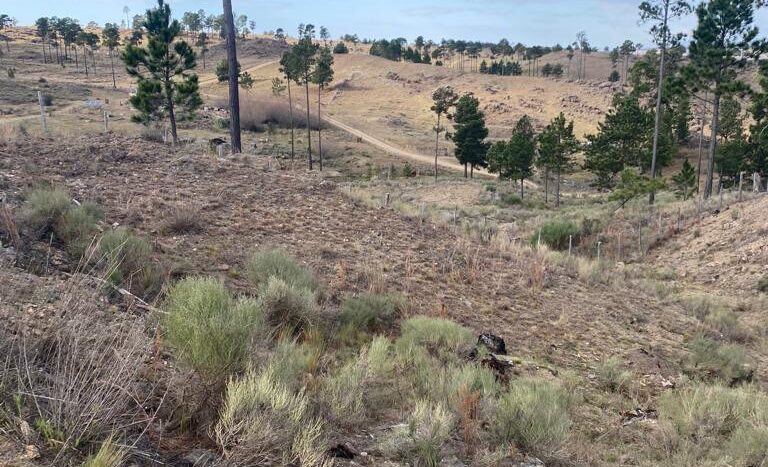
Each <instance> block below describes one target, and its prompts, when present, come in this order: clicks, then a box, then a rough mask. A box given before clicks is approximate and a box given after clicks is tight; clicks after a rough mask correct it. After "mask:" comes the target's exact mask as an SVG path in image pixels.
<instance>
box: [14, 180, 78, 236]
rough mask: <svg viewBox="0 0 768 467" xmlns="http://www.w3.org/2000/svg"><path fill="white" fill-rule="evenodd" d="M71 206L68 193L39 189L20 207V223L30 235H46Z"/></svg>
mask: <svg viewBox="0 0 768 467" xmlns="http://www.w3.org/2000/svg"><path fill="white" fill-rule="evenodd" d="M70 206H71V200H70V197H69V193H67V192H66V191H64V190H62V189H59V188H40V189H37V190H34V191H32V192H30V193H29V195H27V198H26V199H25V200H24V204H23V205H22V207H21V213H20V221H21V222H20V223H21V225H22V226H23V227H25V228H26V229H27V230H28V231H29V233H30V235H32V236H33V237H36V238H40V237H42V236H44V235H46V234H48V233H49V232H50V231H51V230H52V229H53V227H54V226H55V225H56V223H57V222H59V221H60V220H61V219H62V217H63V216H64V215H65V214H66V213H67V211H68V210H69V208H70Z"/></svg>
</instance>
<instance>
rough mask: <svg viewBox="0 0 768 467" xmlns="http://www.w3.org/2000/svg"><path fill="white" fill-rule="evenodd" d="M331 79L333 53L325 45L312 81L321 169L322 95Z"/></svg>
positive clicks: (313, 71) (321, 50)
mask: <svg viewBox="0 0 768 467" xmlns="http://www.w3.org/2000/svg"><path fill="white" fill-rule="evenodd" d="M321 30H322V28H321ZM326 35H327V31H326ZM326 39H327V37H326ZM331 81H333V54H331V49H329V48H328V47H323V48H322V49H320V53H319V54H318V57H317V63H316V64H315V69H314V70H312V83H314V84H316V85H317V154H318V158H319V162H320V171H322V170H323V138H322V125H323V120H322V118H321V117H320V96H321V94H322V92H323V88H324V87H326V86H328V85H329V84H330V83H331Z"/></svg>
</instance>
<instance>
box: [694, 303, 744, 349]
mask: <svg viewBox="0 0 768 467" xmlns="http://www.w3.org/2000/svg"><path fill="white" fill-rule="evenodd" d="M705 322H706V323H707V324H708V325H709V326H711V327H712V328H713V329H715V330H716V331H717V332H719V333H720V334H722V336H723V337H725V338H726V339H728V340H730V341H736V342H746V341H748V340H750V339H751V338H752V337H753V336H752V332H751V331H750V330H749V329H748V328H746V327H745V326H744V325H742V324H741V323H740V322H739V317H738V316H736V313H734V312H733V311H731V310H729V309H727V308H724V307H721V308H718V309H716V310H715V311H713V312H712V313H710V314H709V315H708V316H707V318H706V320H705Z"/></svg>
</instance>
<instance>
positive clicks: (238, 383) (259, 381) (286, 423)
mask: <svg viewBox="0 0 768 467" xmlns="http://www.w3.org/2000/svg"><path fill="white" fill-rule="evenodd" d="M214 436H215V439H216V442H217V443H218V445H219V446H220V448H221V450H222V452H223V454H224V457H225V458H226V459H227V461H228V462H229V463H230V464H231V465H235V466H246V465H275V464H279V465H289V464H296V465H301V466H302V467H305V466H306V467H321V466H326V465H329V463H328V459H327V457H326V454H325V446H324V440H323V430H322V425H321V423H320V421H319V420H316V419H312V418H310V416H309V400H308V398H307V396H306V395H305V394H304V393H303V392H302V391H300V392H298V393H294V392H292V391H290V390H289V389H288V388H286V387H285V386H283V385H282V384H280V383H278V382H277V381H275V379H274V374H273V371H272V368H271V367H267V368H265V369H264V370H262V371H260V372H256V371H254V370H248V371H247V372H246V373H245V375H244V376H243V377H241V378H239V379H233V380H230V382H229V383H228V384H227V391H226V395H225V397H224V407H223V409H222V411H221V415H220V417H219V421H218V423H217V424H216V426H215V428H214Z"/></svg>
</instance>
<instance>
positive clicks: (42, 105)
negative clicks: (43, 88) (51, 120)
mask: <svg viewBox="0 0 768 467" xmlns="http://www.w3.org/2000/svg"><path fill="white" fill-rule="evenodd" d="M37 101H38V103H39V104H40V122H41V124H42V125H43V134H46V135H47V134H48V124H47V123H46V121H45V103H43V93H42V92H40V91H37Z"/></svg>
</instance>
